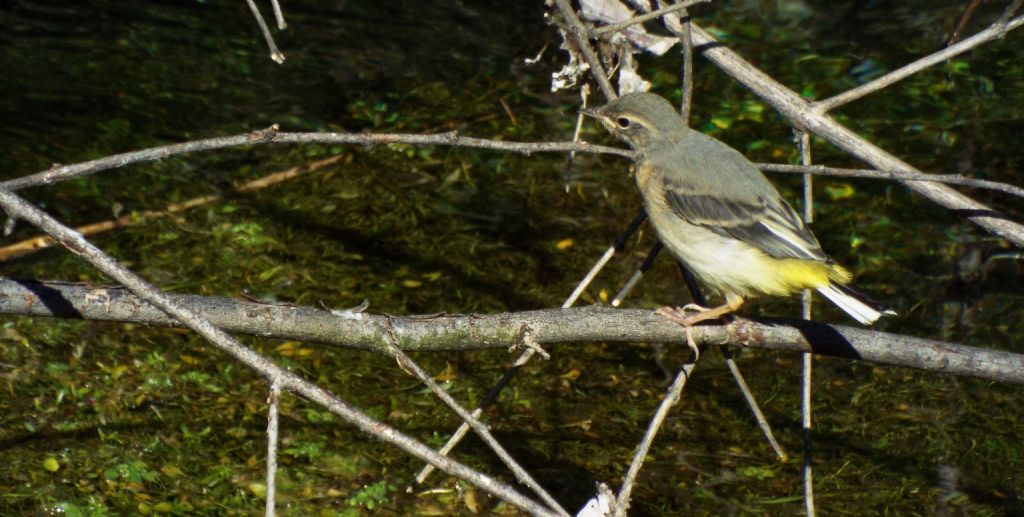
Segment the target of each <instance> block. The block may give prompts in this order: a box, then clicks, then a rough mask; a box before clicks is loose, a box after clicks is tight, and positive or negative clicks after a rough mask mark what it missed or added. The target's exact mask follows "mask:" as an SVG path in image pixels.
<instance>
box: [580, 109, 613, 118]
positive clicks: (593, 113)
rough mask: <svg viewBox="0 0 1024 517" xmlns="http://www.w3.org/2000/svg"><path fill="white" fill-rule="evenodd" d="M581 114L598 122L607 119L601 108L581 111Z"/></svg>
mask: <svg viewBox="0 0 1024 517" xmlns="http://www.w3.org/2000/svg"><path fill="white" fill-rule="evenodd" d="M580 113H582V114H584V115H586V116H588V117H592V118H596V119H597V120H604V119H606V118H607V117H605V116H604V115H602V114H601V109H600V108H583V109H581V110H580Z"/></svg>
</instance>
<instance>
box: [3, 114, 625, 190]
mask: <svg viewBox="0 0 1024 517" xmlns="http://www.w3.org/2000/svg"><path fill="white" fill-rule="evenodd" d="M265 144H358V145H386V144H411V145H449V146H454V147H472V148H478V149H494V150H499V151H512V152H517V153H522V154H526V155H530V154H532V153H537V152H569V151H579V152H585V153H605V154H614V155H617V156H622V157H624V158H632V157H633V152H632V151H630V150H628V149H620V148H617V147H607V146H602V145H591V144H586V143H573V142H505V141H501V140H488V139H485V138H471V137H464V136H459V133H458V132H457V131H450V132H447V133H437V134H430V135H416V134H403V133H378V134H370V133H281V132H278V131H277V126H276V125H274V126H271V127H269V128H267V129H263V130H259V131H253V132H251V133H245V134H241V135H234V136H225V137H218V138H207V139H204V140H192V141H189V142H182V143H180V144H170V145H163V146H159V147H151V148H149V149H143V150H140V151H132V152H128V153H122V154H115V155H112V156H107V157H105V158H100V159H97V160H91V161H88V162H82V163H76V164H74V165H64V166H57V167H54V168H51V169H48V170H45V171H42V172H37V173H35V174H31V175H28V176H23V177H20V178H17V179H13V180H8V181H5V182H3V183H0V186H2V187H3V188H5V189H7V190H20V189H23V188H26V187H33V186H41V185H52V184H54V183H58V182H61V181H67V180H69V179H72V178H77V177H80V176H84V175H87V174H92V173H95V172H99V171H103V170H107V169H114V168H117V167H124V166H125V165H130V164H133V163H140V162H151V161H159V160H163V159H164V158H168V157H171V156H176V155H179V154H186V153H194V152H199V151H211V150H214V149H224V148H228V147H238V146H243V145H265Z"/></svg>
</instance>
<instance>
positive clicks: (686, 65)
mask: <svg viewBox="0 0 1024 517" xmlns="http://www.w3.org/2000/svg"><path fill="white" fill-rule="evenodd" d="M682 15H683V16H684V17H685V20H683V26H682V29H681V30H680V31H679V34H678V36H679V41H681V42H682V44H683V51H682V52H683V81H682V82H683V98H682V100H681V101H680V103H679V116H680V117H682V119H683V122H685V123H686V125H687V126H689V125H690V111H692V109H693V83H694V80H693V40H692V38H691V37H690V13H688V12H685V11H684V12H683V13H682Z"/></svg>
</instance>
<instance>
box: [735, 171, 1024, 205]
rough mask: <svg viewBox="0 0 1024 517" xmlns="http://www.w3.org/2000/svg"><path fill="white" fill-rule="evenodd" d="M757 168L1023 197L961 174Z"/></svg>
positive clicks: (1012, 187)
mask: <svg viewBox="0 0 1024 517" xmlns="http://www.w3.org/2000/svg"><path fill="white" fill-rule="evenodd" d="M754 165H756V166H757V168H759V169H761V170H762V171H765V172H787V173H795V174H812V175H814V176H837V177H847V178H865V179H880V180H891V181H907V180H909V181H932V182H936V183H945V184H947V185H963V186H965V187H974V188H982V189H988V190H998V191H1000V192H1003V193H1006V194H1010V195H1012V196H1018V197H1024V188H1020V187H1018V186H1015V185H1010V184H1008V183H1001V182H998V181H989V180H980V179H977V178H968V177H967V176H964V175H962V174H927V173H906V172H897V171H879V170H875V169H842V168H837V167H825V166H822V165H787V164H782V163H755V164H754Z"/></svg>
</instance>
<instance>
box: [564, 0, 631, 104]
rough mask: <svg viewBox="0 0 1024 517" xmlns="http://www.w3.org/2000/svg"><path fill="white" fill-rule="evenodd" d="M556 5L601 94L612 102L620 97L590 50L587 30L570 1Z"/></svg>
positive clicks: (566, 0) (595, 55)
mask: <svg viewBox="0 0 1024 517" xmlns="http://www.w3.org/2000/svg"><path fill="white" fill-rule="evenodd" d="M555 5H556V6H558V12H560V13H562V17H563V18H565V21H566V23H567V24H568V25H567V27H566V29H567V31H568V32H569V34H570V35H571V36H572V38H573V40H575V41H576V45H577V46H578V47H579V49H580V52H581V53H582V54H583V59H584V60H586V62H587V65H589V66H590V73H591V74H593V76H594V79H595V80H596V81H597V85H598V86H600V87H601V93H603V94H604V97H605V99H606V100H609V101H611V100H613V99H615V98H616V97H618V95H616V94H615V88H613V87H612V83H611V82H610V81H609V80H608V74H606V73H605V71H604V67H603V66H602V65H601V59H600V58H598V57H597V54H595V53H594V49H592V48H590V41H588V40H587V29H586V27H584V26H583V22H581V21H580V19H579V17H578V16H576V11H574V10H573V8H572V5H569V0H555Z"/></svg>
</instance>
